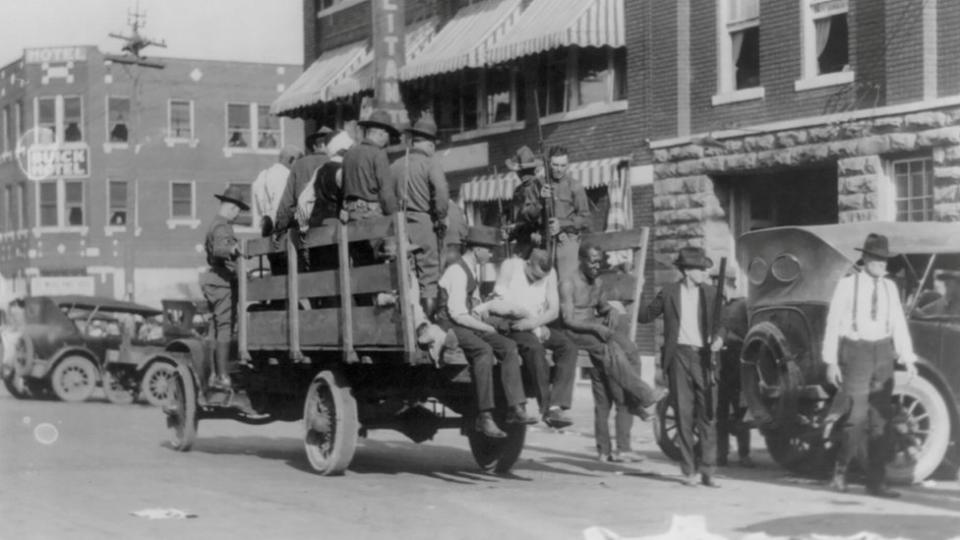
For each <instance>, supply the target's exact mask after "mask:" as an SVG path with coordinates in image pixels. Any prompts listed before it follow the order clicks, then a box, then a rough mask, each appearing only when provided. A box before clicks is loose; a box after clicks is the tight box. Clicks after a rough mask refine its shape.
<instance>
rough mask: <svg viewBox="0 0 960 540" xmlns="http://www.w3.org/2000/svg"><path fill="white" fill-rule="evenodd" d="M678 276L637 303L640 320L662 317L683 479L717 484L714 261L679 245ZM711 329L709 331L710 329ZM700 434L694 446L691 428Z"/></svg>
mask: <svg viewBox="0 0 960 540" xmlns="http://www.w3.org/2000/svg"><path fill="white" fill-rule="evenodd" d="M674 264H675V265H676V267H677V268H678V269H679V270H680V273H681V274H682V276H683V277H682V278H681V279H680V281H678V282H676V283H670V284H668V285H666V286H664V287H663V289H661V290H660V292H659V293H657V296H656V298H654V299H653V301H651V302H650V303H649V304H648V305H646V306H641V307H640V310H639V315H638V319H639V321H640V322H642V323H650V322H653V321H654V319H656V318H657V317H661V316H662V317H663V357H662V358H661V359H660V362H661V368H662V369H663V372H664V374H665V376H666V379H667V381H668V383H669V385H670V396H671V397H670V399H671V400H672V401H673V406H674V410H675V411H676V419H677V431H678V435H679V437H678V439H677V444H678V446H679V447H680V454H681V455H682V460H681V466H680V467H681V471H682V472H683V476H684V478H683V483H684V484H685V485H687V486H691V487H694V486H696V485H697V484H698V479H697V473H698V472H699V473H700V478H699V483H701V484H703V485H705V486H707V487H718V484H717V482H716V480H714V473H715V472H716V465H717V429H716V410H717V392H716V391H715V390H716V388H715V386H716V382H715V381H716V376H717V374H716V373H715V368H714V366H713V364H712V360H711V357H710V355H711V352H716V351H719V350H720V349H721V348H722V347H723V338H722V336H723V335H724V334H725V333H726V332H725V330H724V328H723V321H714V320H713V314H714V302H716V289H714V287H712V286H710V285H709V284H708V283H707V280H708V279H709V278H708V276H707V270H708V269H710V267H711V266H713V261H712V260H710V258H709V257H707V255H706V253H704V250H703V248H699V247H694V246H689V247H683V248H680V252H679V253H678V255H677V259H676V260H675V261H674ZM711 330H712V335H710V333H711ZM695 433H696V435H698V436H699V446H700V448H699V452H698V451H697V444H696V443H697V440H696V438H695V436H694V434H695Z"/></svg>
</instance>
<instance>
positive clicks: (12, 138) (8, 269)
mask: <svg viewBox="0 0 960 540" xmlns="http://www.w3.org/2000/svg"><path fill="white" fill-rule="evenodd" d="M152 60H157V61H159V62H162V63H163V64H165V68H164V69H147V68H132V67H131V66H128V65H121V64H115V63H112V62H109V61H108V60H106V59H105V57H104V55H103V54H102V53H101V52H100V51H99V50H98V49H97V48H95V47H89V46H76V47H56V48H45V49H27V50H26V51H24V55H23V57H21V58H20V59H18V60H16V61H14V62H12V63H10V64H8V65H6V66H4V67H2V68H0V114H2V117H0V122H2V132H0V275H2V278H0V297H9V296H11V295H23V294H49V293H68V292H69V293H74V292H75V293H86V294H97V295H103V296H108V297H115V298H125V297H126V298H130V297H132V298H134V299H136V300H137V301H139V302H145V303H148V304H154V305H158V304H159V300H160V299H161V298H170V297H178V298H183V297H199V288H198V286H197V285H196V282H197V272H198V269H200V268H202V267H204V266H205V265H206V264H205V260H204V256H203V253H202V252H203V246H202V244H203V239H204V235H205V232H206V231H205V223H206V222H208V220H209V219H210V218H211V217H212V215H213V213H214V212H215V203H216V201H215V200H214V199H213V195H214V193H221V192H222V191H223V190H224V189H225V187H226V186H227V185H229V184H232V183H237V184H241V185H245V186H249V185H250V184H251V183H252V182H253V180H254V179H255V178H256V175H257V173H258V172H259V171H260V170H261V169H264V168H266V167H268V166H269V165H271V164H272V163H274V162H275V161H276V156H277V154H278V152H279V149H280V147H282V146H283V145H284V144H285V143H291V144H295V145H297V146H301V147H302V145H303V142H302V127H301V125H300V124H301V123H300V122H299V121H296V120H292V119H280V118H277V117H274V116H271V115H269V114H268V109H269V105H270V103H271V102H272V101H273V100H274V99H275V98H276V97H277V96H278V95H279V94H280V93H281V92H282V91H284V90H285V89H286V88H287V86H289V85H290V84H291V83H292V82H293V81H294V80H295V79H296V77H297V76H298V75H299V74H300V67H299V66H295V65H273V64H255V63H243V62H221V61H205V60H185V59H175V58H163V59H160V58H157V59H152ZM135 82H136V84H135ZM247 225H249V217H247ZM245 229H246V230H247V231H248V232H251V233H252V232H253V229H252V227H249V226H248V227H245Z"/></svg>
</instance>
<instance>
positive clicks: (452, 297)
mask: <svg viewBox="0 0 960 540" xmlns="http://www.w3.org/2000/svg"><path fill="white" fill-rule="evenodd" d="M437 285H439V286H440V287H441V288H443V290H445V291H447V311H448V312H449V314H450V318H451V319H454V320H456V318H457V317H458V316H460V315H469V314H470V311H469V310H468V309H467V274H466V273H464V271H463V268H460V265H458V264H453V265H450V266H449V267H448V268H447V269H446V271H444V273H443V276H442V277H441V278H440V281H439V282H438V283H437Z"/></svg>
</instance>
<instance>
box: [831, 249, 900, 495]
mask: <svg viewBox="0 0 960 540" xmlns="http://www.w3.org/2000/svg"><path fill="white" fill-rule="evenodd" d="M858 251H860V252H861V253H863V258H862V259H861V261H860V264H858V266H862V270H861V271H857V272H854V273H853V274H851V275H848V276H846V277H844V278H842V279H841V280H840V281H839V282H838V283H837V288H836V289H835V290H834V293H833V298H832V300H831V301H830V309H829V312H828V314H827V325H826V329H825V330H824V336H823V361H824V363H826V364H827V380H828V381H830V382H831V383H833V384H834V385H836V386H837V388H839V389H840V391H839V392H838V394H837V396H836V398H835V399H834V407H833V410H832V411H831V417H833V416H834V414H835V412H837V413H839V414H836V416H841V418H840V422H841V424H840V425H839V426H838V427H839V429H840V430H841V431H840V448H839V455H838V456H837V464H836V468H835V470H834V475H833V481H832V482H831V484H830V485H831V487H832V488H833V489H835V490H837V491H846V490H847V480H846V472H847V466H848V465H849V464H850V462H851V461H852V460H853V458H854V457H856V456H858V455H859V456H865V457H866V459H865V463H861V465H862V467H863V468H864V469H865V471H866V475H867V485H866V488H867V493H868V494H870V495H873V496H875V497H883V498H894V497H899V496H900V494H899V493H898V492H896V491H893V490H891V489H889V488H888V487H887V485H886V466H887V463H888V462H889V461H890V460H891V459H892V457H893V455H892V454H893V450H892V448H893V442H892V440H891V433H890V429H891V428H890V420H891V418H892V417H893V405H892V403H891V396H892V394H893V372H894V370H895V364H897V363H899V364H901V365H902V366H904V368H905V369H906V370H907V375H908V377H909V378H911V379H912V378H913V377H915V376H916V375H917V368H916V356H915V355H914V352H913V343H912V341H911V338H910V332H909V330H908V329H907V321H906V317H905V316H904V314H903V307H902V306H901V304H900V294H899V292H898V291H897V286H896V284H895V283H894V282H893V281H892V280H890V279H888V278H887V277H886V273H887V260H888V259H890V258H891V257H893V254H892V253H890V251H889V242H888V240H887V237H886V236H883V235H879V234H870V235H868V236H867V238H866V239H865V240H864V243H863V248H858ZM843 413H845V414H843ZM844 419H845V421H844Z"/></svg>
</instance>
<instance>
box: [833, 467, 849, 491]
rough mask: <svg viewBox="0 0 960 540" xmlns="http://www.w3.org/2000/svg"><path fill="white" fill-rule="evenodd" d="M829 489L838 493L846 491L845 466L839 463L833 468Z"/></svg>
mask: <svg viewBox="0 0 960 540" xmlns="http://www.w3.org/2000/svg"><path fill="white" fill-rule="evenodd" d="M830 489H832V490H834V491H838V492H840V493H846V492H847V468H846V467H845V466H843V465H841V464H839V463H837V465H836V467H834V469H833V479H832V480H830Z"/></svg>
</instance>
